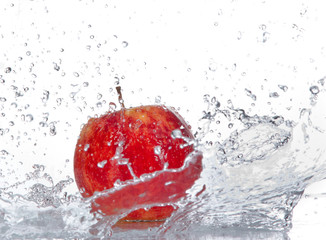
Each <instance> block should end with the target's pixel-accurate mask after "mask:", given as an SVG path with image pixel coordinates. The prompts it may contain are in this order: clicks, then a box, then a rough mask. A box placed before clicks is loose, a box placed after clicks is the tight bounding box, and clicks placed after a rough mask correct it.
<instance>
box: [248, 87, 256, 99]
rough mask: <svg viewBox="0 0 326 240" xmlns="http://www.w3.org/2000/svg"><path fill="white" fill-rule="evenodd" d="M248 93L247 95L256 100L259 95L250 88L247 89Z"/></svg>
mask: <svg viewBox="0 0 326 240" xmlns="http://www.w3.org/2000/svg"><path fill="white" fill-rule="evenodd" d="M245 91H246V93H247V96H248V97H250V98H251V99H252V100H254V101H256V100H257V97H256V95H255V94H253V93H252V92H251V91H250V90H249V89H247V88H246V89H245Z"/></svg>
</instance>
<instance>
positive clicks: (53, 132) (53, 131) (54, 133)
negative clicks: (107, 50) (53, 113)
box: [50, 123, 57, 136]
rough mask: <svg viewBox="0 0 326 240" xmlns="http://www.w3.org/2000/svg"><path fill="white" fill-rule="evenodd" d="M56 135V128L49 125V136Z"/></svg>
mask: <svg viewBox="0 0 326 240" xmlns="http://www.w3.org/2000/svg"><path fill="white" fill-rule="evenodd" d="M56 134H57V132H56V127H55V125H54V123H50V136H54V135H56Z"/></svg>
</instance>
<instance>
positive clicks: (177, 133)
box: [171, 129, 182, 139]
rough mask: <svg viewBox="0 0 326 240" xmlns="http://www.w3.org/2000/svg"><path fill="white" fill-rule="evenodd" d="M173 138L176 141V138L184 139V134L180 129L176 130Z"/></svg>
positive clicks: (172, 135) (173, 132)
mask: <svg viewBox="0 0 326 240" xmlns="http://www.w3.org/2000/svg"><path fill="white" fill-rule="evenodd" d="M171 137H172V138H174V139H176V138H182V133H181V131H180V129H175V130H173V131H172V134H171Z"/></svg>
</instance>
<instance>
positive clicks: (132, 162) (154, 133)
mask: <svg viewBox="0 0 326 240" xmlns="http://www.w3.org/2000/svg"><path fill="white" fill-rule="evenodd" d="M120 96H121V94H120ZM120 100H121V99H120ZM120 102H121V101H120ZM121 106H122V108H121V110H119V111H115V112H108V113H106V114H104V115H102V116H100V117H98V118H91V119H89V121H88V122H87V124H86V125H85V126H84V127H83V129H82V130H81V133H80V137H79V139H78V141H77V144H76V149H75V155H74V173H75V179H76V183H77V186H78V188H79V189H80V192H81V194H82V196H83V197H85V198H87V197H91V196H93V194H94V193H95V192H104V193H105V194H102V195H99V197H98V198H97V199H95V200H94V204H93V210H94V211H97V210H101V212H102V213H103V214H106V215H114V214H122V213H123V212H128V211H130V209H135V208H138V209H137V210H134V211H131V212H130V213H129V214H128V215H127V216H126V217H124V218H123V220H125V221H133V220H134V221H159V220H164V219H166V218H168V217H169V216H170V215H171V214H172V212H173V211H174V210H175V208H174V207H173V206H172V205H169V204H172V203H173V202H175V201H177V200H178V199H180V198H181V197H183V196H185V194H186V191H187V190H188V189H189V188H191V187H192V185H193V184H194V182H195V181H196V180H197V179H198V178H199V176H200V173H201V171H202V163H201V160H202V154H201V153H200V152H198V151H195V150H194V147H193V145H192V143H193V141H194V136H193V135H192V133H191V130H190V126H189V125H188V124H187V123H186V122H185V121H184V119H183V118H182V117H181V116H180V115H179V114H178V113H177V112H175V111H174V110H173V109H171V108H168V107H165V106H160V105H150V106H140V107H134V108H129V109H127V108H124V105H123V103H122V105H121ZM187 156H190V157H188V158H191V159H190V160H189V161H186V162H185V160H186V158H187ZM117 186H120V187H117ZM155 204H158V205H157V206H155ZM161 204H165V205H164V206H159V205H161ZM148 205H151V206H152V207H151V208H149V209H144V208H142V207H144V206H148Z"/></svg>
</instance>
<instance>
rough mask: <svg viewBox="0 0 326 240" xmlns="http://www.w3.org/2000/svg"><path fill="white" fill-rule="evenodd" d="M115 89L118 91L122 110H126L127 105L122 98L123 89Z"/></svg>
mask: <svg viewBox="0 0 326 240" xmlns="http://www.w3.org/2000/svg"><path fill="white" fill-rule="evenodd" d="M115 89H116V90H117V93H118V95H119V103H120V105H121V108H123V109H124V108H125V104H124V101H123V98H122V93H121V87H120V86H117V87H116V88H115Z"/></svg>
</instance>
